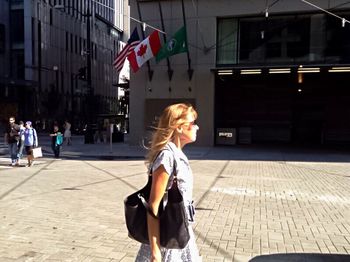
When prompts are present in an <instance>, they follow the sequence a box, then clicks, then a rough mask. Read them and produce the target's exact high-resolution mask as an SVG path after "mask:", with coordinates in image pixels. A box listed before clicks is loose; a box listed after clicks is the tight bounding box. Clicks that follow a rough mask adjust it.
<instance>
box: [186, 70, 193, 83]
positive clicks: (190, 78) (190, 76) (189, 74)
mask: <svg viewBox="0 0 350 262" xmlns="http://www.w3.org/2000/svg"><path fill="white" fill-rule="evenodd" d="M193 72H194V70H193V69H188V70H187V73H188V79H189V80H190V81H191V80H192V76H193Z"/></svg>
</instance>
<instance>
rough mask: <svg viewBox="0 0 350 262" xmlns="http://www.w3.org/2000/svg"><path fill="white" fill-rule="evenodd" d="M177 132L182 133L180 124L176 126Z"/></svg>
mask: <svg viewBox="0 0 350 262" xmlns="http://www.w3.org/2000/svg"><path fill="white" fill-rule="evenodd" d="M176 132H177V133H179V134H182V127H180V126H179V127H177V128H176Z"/></svg>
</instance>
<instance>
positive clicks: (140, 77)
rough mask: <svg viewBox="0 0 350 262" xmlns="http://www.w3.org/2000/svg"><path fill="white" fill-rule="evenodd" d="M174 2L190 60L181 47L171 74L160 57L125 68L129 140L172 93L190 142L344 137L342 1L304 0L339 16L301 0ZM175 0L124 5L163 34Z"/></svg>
mask: <svg viewBox="0 0 350 262" xmlns="http://www.w3.org/2000/svg"><path fill="white" fill-rule="evenodd" d="M183 2H184V10H185V17H186V24H187V37H188V46H189V58H190V61H191V64H190V65H191V67H190V68H189V63H188V61H189V60H188V57H187V55H186V54H185V53H183V54H178V55H176V56H172V57H170V58H169V62H170V67H171V68H170V69H171V70H173V75H172V78H171V79H170V78H169V74H168V69H169V68H168V66H167V61H166V60H163V61H162V62H160V63H159V64H156V63H155V61H154V59H153V60H151V61H150V71H153V75H152V78H150V74H149V69H148V67H147V65H146V64H145V65H144V66H143V67H142V68H141V70H140V71H139V72H137V73H136V74H132V76H131V86H130V139H131V141H132V143H135V144H136V143H139V142H140V141H141V140H142V139H144V138H147V136H148V131H149V130H150V126H152V123H153V122H154V120H155V119H154V118H155V117H156V115H157V114H159V112H160V111H161V110H162V109H163V108H164V107H165V106H166V105H167V104H169V103H173V102H177V101H188V102H191V103H193V104H194V105H195V106H196V108H197V110H198V112H199V119H198V123H199V126H200V131H199V132H200V134H199V136H198V141H197V144H198V145H209V146H212V145H217V144H237V143H238V144H250V143H293V144H305V143H312V144H325V145H326V144H349V143H350V121H349V119H350V89H349V88H348V84H347V81H348V79H349V76H350V75H349V71H350V70H349V69H350V68H349V65H350V52H349V50H350V46H349V45H350V24H349V21H348V19H349V17H350V12H349V10H350V9H349V8H350V4H349V3H348V2H346V3H344V1H336V0H334V1H333V0H332V1H326V0H314V1H312V3H313V4H315V5H317V6H320V7H321V8H323V9H327V10H328V11H330V12H332V13H334V14H336V15H338V16H339V17H340V18H339V17H335V16H332V15H330V14H327V13H326V12H324V11H321V10H319V9H317V8H315V7H314V6H311V5H309V4H307V3H305V2H303V1H283V0H280V1H258V0H252V1H244V0H237V1H230V0H217V1H210V0H196V1H193V0H184V1H183ZM181 4H182V1H181V0H175V1H148V0H147V1H146V0H145V1H142V0H131V1H130V13H131V16H132V17H135V18H138V19H140V20H142V21H144V22H146V23H147V24H149V25H152V26H153V27H156V28H159V29H160V30H163V31H165V32H166V33H167V37H168V38H169V37H170V36H171V35H172V34H173V33H174V32H176V31H177V30H178V29H179V28H180V27H181V26H183V24H184V21H183V11H182V6H181ZM160 8H161V9H162V14H163V17H164V27H162V23H161V16H160ZM342 18H344V19H342ZM133 26H136V24H132V25H131V27H133ZM140 29H141V28H140ZM151 31H152V29H151V28H149V27H147V28H146V32H145V34H146V35H148V34H149V33H150V32H151ZM139 32H141V30H139ZM188 69H192V70H193V75H192V77H191V75H190V74H189V73H188Z"/></svg>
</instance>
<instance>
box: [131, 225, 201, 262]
mask: <svg viewBox="0 0 350 262" xmlns="http://www.w3.org/2000/svg"><path fill="white" fill-rule="evenodd" d="M188 229H189V232H190V240H189V241H188V244H187V246H186V247H185V248H183V249H167V248H161V253H162V262H180V261H182V262H201V261H202V259H201V257H200V256H199V253H198V248H197V244H196V239H195V237H194V233H193V229H192V227H191V226H189V228H188ZM150 257H151V247H150V246H149V245H146V244H141V247H140V249H139V252H138V253H137V257H136V260H135V261H136V262H149V261H150Z"/></svg>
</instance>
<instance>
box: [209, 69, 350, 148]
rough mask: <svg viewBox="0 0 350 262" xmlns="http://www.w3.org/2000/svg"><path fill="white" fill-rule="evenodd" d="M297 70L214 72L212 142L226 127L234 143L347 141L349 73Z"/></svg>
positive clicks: (349, 137)
mask: <svg viewBox="0 0 350 262" xmlns="http://www.w3.org/2000/svg"><path fill="white" fill-rule="evenodd" d="M299 75H300V74H299ZM299 75H298V73H297V72H296V69H293V70H292V72H291V73H289V74H269V73H267V72H265V71H264V70H262V73H261V74H257V75H254V74H247V75H242V74H240V73H239V72H237V73H236V72H234V73H233V74H232V75H218V74H217V75H216V86H215V129H216V130H215V131H216V141H215V142H216V144H225V138H224V140H222V137H220V136H219V133H218V130H220V132H221V133H220V135H222V134H224V135H225V134H226V133H225V132H223V130H225V129H226V128H227V129H231V130H232V129H234V132H233V135H234V136H235V140H236V142H237V143H238V144H245V143H246V144H249V143H253V144H258V143H270V144H272V143H284V144H298V145H310V144H313V145H334V144H336V145H350V87H349V84H348V79H349V78H350V74H349V73H329V72H328V71H327V70H326V69H321V72H320V73H304V74H302V77H299V79H298V76H299ZM298 80H299V81H298ZM228 140H229V138H228ZM218 141H219V142H218Z"/></svg>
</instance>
